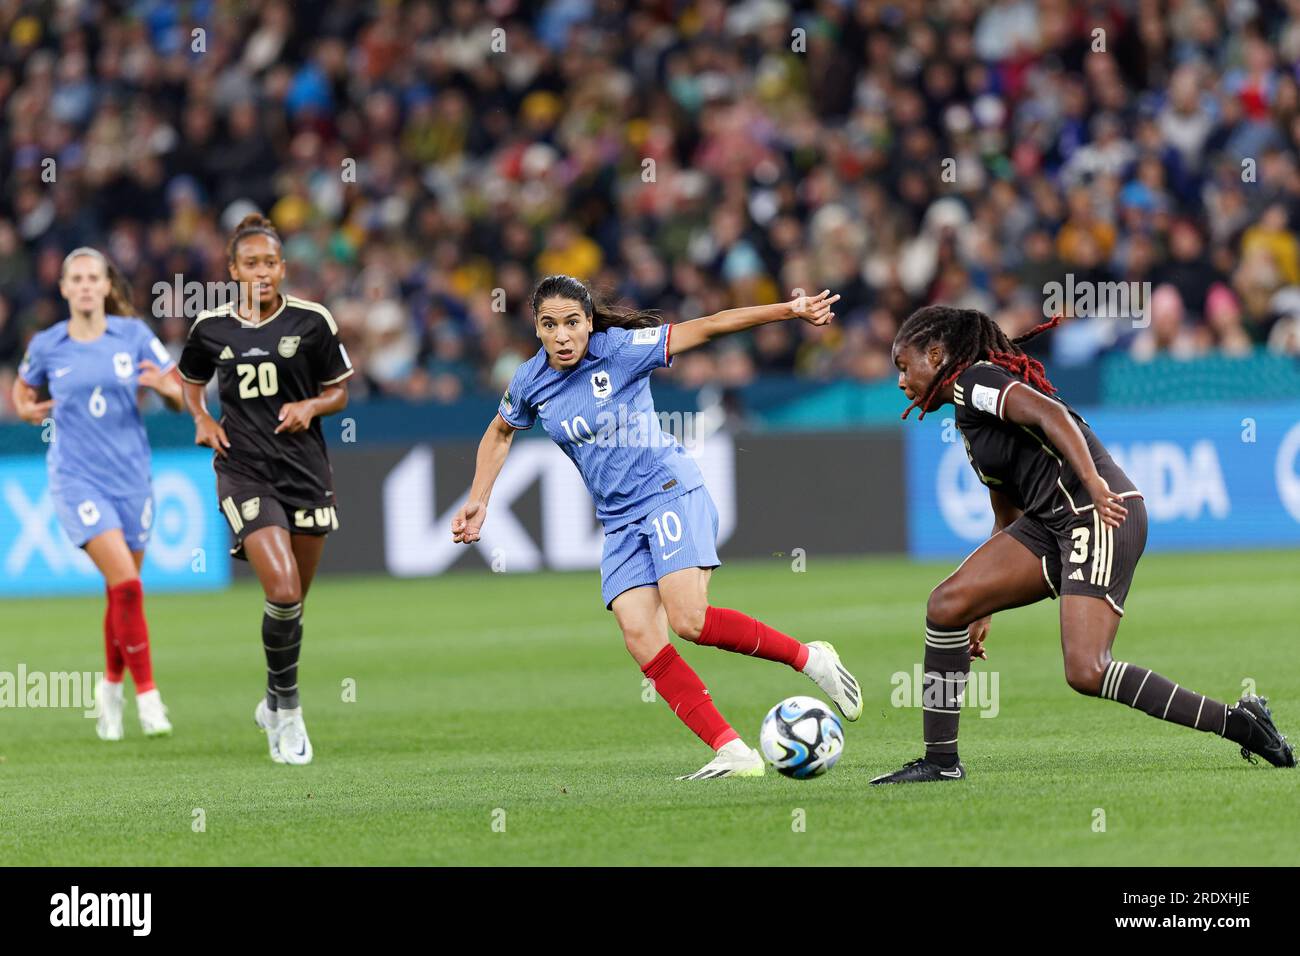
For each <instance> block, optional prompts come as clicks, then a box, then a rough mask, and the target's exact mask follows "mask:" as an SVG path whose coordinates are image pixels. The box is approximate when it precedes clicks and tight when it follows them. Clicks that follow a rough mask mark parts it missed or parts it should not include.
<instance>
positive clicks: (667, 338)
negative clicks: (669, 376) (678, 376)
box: [664, 322, 673, 368]
mask: <svg viewBox="0 0 1300 956" xmlns="http://www.w3.org/2000/svg"><path fill="white" fill-rule="evenodd" d="M672 338H673V326H672V323H671V322H670V323H668V326H667V328H665V329H664V368H672V367H673V354H672V353H671V352H670V351H668V343H669V342H671V341H672Z"/></svg>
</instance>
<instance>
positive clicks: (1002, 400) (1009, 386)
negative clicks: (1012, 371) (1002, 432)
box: [998, 382, 1021, 421]
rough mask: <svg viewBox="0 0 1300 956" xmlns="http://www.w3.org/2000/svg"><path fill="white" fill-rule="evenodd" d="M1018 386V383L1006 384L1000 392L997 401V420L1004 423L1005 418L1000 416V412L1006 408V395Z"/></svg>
mask: <svg viewBox="0 0 1300 956" xmlns="http://www.w3.org/2000/svg"><path fill="white" fill-rule="evenodd" d="M1020 384H1021V383H1020V382H1010V383H1008V384H1007V387H1006V388H1004V389H1003V390H1002V396H1001V397H1000V398H999V399H998V418H1001V419H1002V420H1003V421H1006V419H1005V417H1004V416H1003V415H1002V410H1003V409H1004V408H1006V407H1007V393H1008V392H1010V391H1011V390H1012V389H1013V388H1015V387H1016V386H1017V385H1020Z"/></svg>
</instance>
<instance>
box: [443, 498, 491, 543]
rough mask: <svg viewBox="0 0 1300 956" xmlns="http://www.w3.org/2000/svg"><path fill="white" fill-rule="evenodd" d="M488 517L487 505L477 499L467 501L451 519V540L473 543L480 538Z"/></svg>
mask: <svg viewBox="0 0 1300 956" xmlns="http://www.w3.org/2000/svg"><path fill="white" fill-rule="evenodd" d="M486 517H487V505H485V504H481V503H479V502H477V501H467V502H465V504H464V505H462V506H461V509H460V510H459V511H457V512H456V517H454V518H452V519H451V540H452V541H454V542H455V543H456V544H473V543H474V542H475V541H477V540H478V539H479V532H481V531H482V530H483V519H485V518H486Z"/></svg>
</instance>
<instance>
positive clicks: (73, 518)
mask: <svg viewBox="0 0 1300 956" xmlns="http://www.w3.org/2000/svg"><path fill="white" fill-rule="evenodd" d="M50 497H51V498H52V499H53V500H54V512H55V514H56V515H57V516H58V519H59V524H61V525H62V526H63V530H64V532H65V533H66V534H67V535H68V537H69V538H70V539H71V540H72V543H73V544H75V545H76V546H77V547H78V548H84V547H85V546H86V543H87V542H88V541H90V540H92V539H93V538H96V537H98V536H99V535H101V534H103V533H104V532H105V531H112V530H113V529H114V528H120V529H121V531H122V536H123V537H124V538H126V546H127V547H128V548H130V549H131V550H132V551H143V550H144V549H145V545H147V544H148V543H149V535H150V533H151V532H152V530H153V490H152V489H151V488H150V487H149V486H148V485H146V486H145V487H144V488H142V489H140V490H139V491H137V492H135V493H134V494H130V495H124V496H116V495H106V494H104V493H103V492H101V491H99V490H97V489H96V488H94V487H93V486H92V485H90V484H87V483H86V482H80V481H71V482H66V483H62V484H60V485H59V487H58V488H57V489H56V488H51V489H50Z"/></svg>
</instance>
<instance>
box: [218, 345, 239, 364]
mask: <svg viewBox="0 0 1300 956" xmlns="http://www.w3.org/2000/svg"><path fill="white" fill-rule="evenodd" d="M234 357H235V353H234V352H232V351H231V350H230V346H229V345H227V346H226V347H225V348H224V349H222V350H221V354H220V355H218V356H217V361H222V360H223V359H232V358H234Z"/></svg>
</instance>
